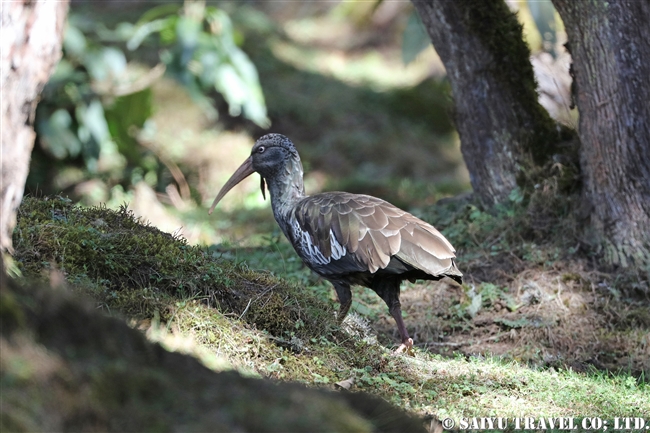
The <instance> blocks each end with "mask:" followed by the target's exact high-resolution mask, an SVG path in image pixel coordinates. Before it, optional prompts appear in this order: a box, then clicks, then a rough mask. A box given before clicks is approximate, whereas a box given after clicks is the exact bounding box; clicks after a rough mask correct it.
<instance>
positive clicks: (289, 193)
mask: <svg viewBox="0 0 650 433" xmlns="http://www.w3.org/2000/svg"><path fill="white" fill-rule="evenodd" d="M266 182H267V186H268V189H269V193H270V194H271V206H272V207H273V213H274V215H275V217H276V219H278V217H280V218H282V219H285V218H286V217H287V216H288V215H289V213H290V212H291V210H292V209H293V207H294V206H295V204H296V203H298V202H299V201H300V200H301V199H303V198H304V197H305V184H304V182H303V171H302V163H301V162H300V159H297V158H291V159H290V160H289V161H288V162H287V164H286V165H285V167H284V169H283V170H282V171H281V172H280V173H277V175H276V176H272V177H270V178H267V179H266Z"/></svg>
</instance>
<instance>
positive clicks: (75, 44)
mask: <svg viewBox="0 0 650 433" xmlns="http://www.w3.org/2000/svg"><path fill="white" fill-rule="evenodd" d="M87 45H88V44H87V43H86V37H85V36H84V34H83V33H82V32H81V30H79V29H78V28H77V27H75V26H73V25H71V24H68V26H67V27H66V29H65V34H64V35H63V49H64V50H65V52H66V55H70V56H74V57H81V56H83V54H84V52H85V51H86V47H87Z"/></svg>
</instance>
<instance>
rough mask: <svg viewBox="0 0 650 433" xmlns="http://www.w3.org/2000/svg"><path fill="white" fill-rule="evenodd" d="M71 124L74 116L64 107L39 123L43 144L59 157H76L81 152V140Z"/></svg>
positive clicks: (38, 127) (39, 132)
mask: <svg viewBox="0 0 650 433" xmlns="http://www.w3.org/2000/svg"><path fill="white" fill-rule="evenodd" d="M71 126H72V117H71V116H70V113H68V112H67V111H66V110H64V109H62V108H61V109H58V110H56V111H55V112H53V113H52V114H51V115H50V117H49V118H48V119H46V120H44V121H41V122H39V123H38V125H37V129H38V134H39V136H40V142H41V145H42V146H43V147H44V148H45V149H46V150H47V151H48V152H50V153H51V154H52V155H53V156H54V157H55V158H57V159H64V158H66V157H68V156H70V157H72V158H74V157H76V156H77V155H79V152H81V142H80V141H79V140H78V139H77V137H76V135H75V133H74V132H73V131H72V129H71Z"/></svg>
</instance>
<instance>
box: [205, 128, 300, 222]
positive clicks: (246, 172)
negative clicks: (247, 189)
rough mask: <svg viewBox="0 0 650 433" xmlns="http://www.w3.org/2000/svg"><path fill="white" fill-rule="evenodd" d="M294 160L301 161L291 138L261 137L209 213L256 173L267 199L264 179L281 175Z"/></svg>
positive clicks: (268, 135)
mask: <svg viewBox="0 0 650 433" xmlns="http://www.w3.org/2000/svg"><path fill="white" fill-rule="evenodd" d="M292 159H295V160H298V161H300V156H299V155H298V151H297V150H296V148H295V146H294V145H293V143H292V142H291V140H289V138H287V137H286V136H284V135H282V134H266V135H265V136H263V137H261V138H260V139H259V140H257V141H256V142H255V144H254V145H253V149H252V150H251V156H249V157H248V158H247V159H246V161H244V162H243V163H242V165H240V166H239V168H238V169H237V170H236V171H235V172H234V173H233V175H232V176H230V179H228V181H227V182H226V184H225V185H224V186H223V187H222V188H221V191H219V194H217V197H216V198H215V199H214V202H213V203H212V207H210V210H209V213H212V211H213V210H214V208H215V207H216V206H217V204H218V203H219V202H220V201H221V199H222V198H223V197H224V196H225V195H226V194H227V193H228V191H230V190H231V189H232V188H233V187H234V186H235V185H237V184H238V183H239V182H241V181H242V180H244V179H246V178H247V177H248V176H250V175H251V174H253V173H255V172H257V173H259V174H260V176H261V180H260V182H261V184H260V187H261V189H262V195H264V196H265V198H266V195H265V192H264V179H271V178H273V177H275V176H278V175H281V174H282V173H283V172H284V171H285V168H286V166H287V163H288V162H289V161H290V160H292ZM301 174H302V173H301Z"/></svg>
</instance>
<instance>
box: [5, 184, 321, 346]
mask: <svg viewBox="0 0 650 433" xmlns="http://www.w3.org/2000/svg"><path fill="white" fill-rule="evenodd" d="M13 241H14V245H15V247H16V255H15V260H16V263H18V265H19V266H20V267H21V269H22V271H23V273H24V274H25V276H31V277H34V276H39V275H41V273H42V272H43V271H44V270H49V269H50V267H55V268H57V269H60V270H61V271H62V272H63V273H64V274H65V276H66V278H67V279H68V280H69V281H77V282H83V284H86V286H92V291H93V294H94V296H95V297H97V298H98V299H100V300H101V301H102V303H103V305H106V306H107V307H108V308H118V309H119V310H121V311H122V312H123V313H125V314H129V315H132V316H136V317H151V316H152V314H153V311H154V310H156V309H160V308H161V302H162V303H164V300H165V298H166V297H167V298H168V297H169V296H175V297H180V298H184V299H197V300H200V302H202V303H204V304H205V305H208V306H211V307H218V308H219V309H220V310H221V311H222V312H224V313H234V314H236V315H237V316H238V317H239V316H242V317H243V319H244V320H245V321H247V322H248V323H251V324H254V325H256V326H257V327H258V328H259V329H266V330H267V331H269V332H270V333H271V334H273V335H276V336H280V337H285V336H286V335H287V333H292V334H293V335H296V336H298V337H299V338H311V337H314V336H317V335H321V334H323V333H325V332H326V331H327V330H328V329H329V328H330V327H331V326H332V322H333V314H332V311H331V306H330V305H328V304H325V303H323V302H322V301H319V300H318V299H317V298H316V297H315V296H313V295H311V294H310V292H309V291H304V290H302V288H300V287H297V286H294V285H289V284H287V283H286V282H284V281H281V280H278V279H277V278H275V277H273V276H272V275H269V274H266V273H260V272H254V271H251V270H250V269H248V268H246V267H245V266H241V265H234V264H233V263H232V262H229V261H227V260H223V259H220V258H216V257H214V256H213V255H212V254H211V253H209V252H208V251H207V250H206V249H203V248H200V247H195V246H190V245H188V244H187V242H186V240H185V239H182V238H178V237H174V236H172V235H170V234H168V233H164V232H161V231H160V230H158V229H157V228H155V227H152V226H150V225H148V224H143V223H142V222H141V221H139V220H138V219H137V218H135V217H134V215H133V214H132V213H131V212H130V211H128V210H127V209H126V207H124V206H123V207H121V208H120V209H119V210H118V211H113V210H110V209H106V208H103V207H94V208H81V207H78V206H74V205H73V204H72V203H70V202H69V201H67V200H64V199H61V198H45V199H36V198H32V197H28V198H26V199H25V200H24V202H23V204H22V205H21V207H20V209H19V212H18V221H17V226H16V230H15V232H14V238H13ZM305 316H308V317H312V318H314V319H313V320H310V321H300V320H301V317H305ZM299 321H300V322H299ZM301 323H302V325H301Z"/></svg>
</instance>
